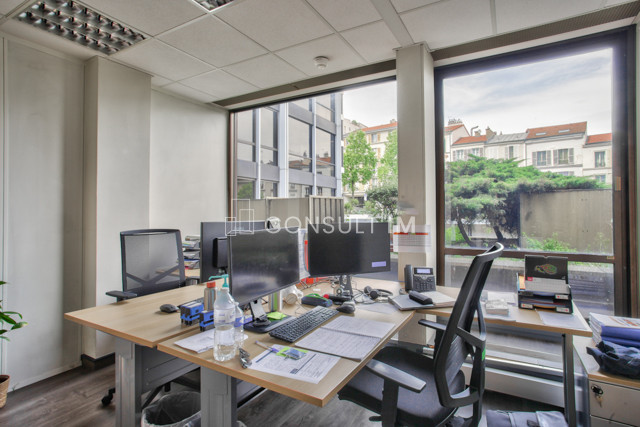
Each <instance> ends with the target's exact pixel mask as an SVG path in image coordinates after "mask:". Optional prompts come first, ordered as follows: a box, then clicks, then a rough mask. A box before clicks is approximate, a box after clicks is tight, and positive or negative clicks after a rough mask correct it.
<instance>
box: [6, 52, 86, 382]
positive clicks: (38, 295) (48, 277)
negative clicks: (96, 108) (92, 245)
mask: <svg viewBox="0 0 640 427" xmlns="http://www.w3.org/2000/svg"><path fill="white" fill-rule="evenodd" d="M5 43H6V44H5V46H6V56H5V63H4V68H3V73H4V79H5V80H4V94H5V98H4V103H5V110H4V111H5V115H4V129H3V135H2V136H3V143H4V155H3V165H2V167H3V177H4V186H3V203H4V210H3V217H4V218H3V219H4V221H3V231H4V233H3V234H4V239H3V250H4V253H5V258H4V261H5V263H4V274H3V280H5V281H7V282H9V283H10V284H9V285H6V286H5V288H6V289H5V290H4V301H3V308H4V309H6V310H12V311H18V312H21V313H22V314H23V315H24V318H25V320H26V321H28V322H29V324H28V325H27V326H26V327H25V328H23V329H20V330H17V331H13V332H12V333H10V334H9V338H10V339H11V342H9V343H4V342H3V343H2V371H3V373H8V374H10V375H11V378H12V380H11V388H12V389H13V388H16V387H22V386H25V385H27V384H30V383H32V382H35V381H38V380H40V379H43V378H46V377H49V376H51V375H55V374H57V373H59V372H62V371H65V370H67V369H69V368H70V367H72V366H74V365H78V364H79V350H80V329H79V327H78V326H77V325H74V324H72V323H71V322H68V321H66V320H64V319H63V317H62V314H63V313H64V312H66V311H71V310H77V309H79V308H81V295H82V289H81V281H82V173H83V168H82V122H83V65H82V64H81V63H79V62H73V61H70V60H66V59H62V58H60V57H57V56H54V55H51V54H47V53H43V52H41V51H38V50H35V49H33V48H30V47H27V46H25V45H22V44H19V43H17V42H13V41H11V42H8V43H7V42H5Z"/></svg>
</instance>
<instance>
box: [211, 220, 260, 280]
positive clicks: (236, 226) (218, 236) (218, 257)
mask: <svg viewBox="0 0 640 427" xmlns="http://www.w3.org/2000/svg"><path fill="white" fill-rule="evenodd" d="M264 228H265V226H264V221H221V222H201V223H200V283H204V282H208V281H209V278H210V277H211V276H219V275H221V274H225V273H226V272H227V265H228V261H227V240H226V239H227V236H229V235H233V234H238V233H239V232H243V231H244V232H252V231H254V230H264Z"/></svg>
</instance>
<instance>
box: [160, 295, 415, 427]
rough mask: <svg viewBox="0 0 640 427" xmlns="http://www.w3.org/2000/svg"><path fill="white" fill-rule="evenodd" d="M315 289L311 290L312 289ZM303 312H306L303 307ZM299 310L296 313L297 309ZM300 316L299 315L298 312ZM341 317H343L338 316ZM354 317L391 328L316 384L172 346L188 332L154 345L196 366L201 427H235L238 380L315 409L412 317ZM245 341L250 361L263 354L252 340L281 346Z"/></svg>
mask: <svg viewBox="0 0 640 427" xmlns="http://www.w3.org/2000/svg"><path fill="white" fill-rule="evenodd" d="M314 288H315V287H314ZM320 288H321V289H322V292H329V288H328V286H327V285H322V286H320ZM311 292H313V289H307V290H306V291H305V293H311ZM296 307H297V306H289V305H285V306H284V307H283V310H282V311H283V312H285V313H287V314H293V313H294V312H295V310H296ZM305 308H307V309H308V308H309V307H306V306H305ZM299 310H300V309H299ZM299 313H300V312H299ZM341 315H343V316H344V314H341ZM355 316H356V317H358V318H363V319H371V320H380V321H385V322H390V323H393V324H394V325H395V326H394V328H393V329H392V330H391V331H390V332H389V333H388V334H387V335H386V336H385V337H384V338H383V339H382V340H381V341H380V343H379V344H378V345H377V346H376V348H374V349H373V350H372V351H371V352H370V353H369V354H368V355H367V357H366V358H365V359H364V360H362V361H360V362H357V361H353V360H348V359H344V358H341V359H340V360H339V361H338V363H337V364H336V365H335V366H334V367H333V368H332V369H331V371H330V372H329V373H328V374H327V376H326V377H325V378H323V379H322V380H321V381H320V382H319V383H318V384H312V383H308V382H304V381H298V380H293V379H289V378H285V377H282V376H278V375H272V374H267V373H264V372H257V371H254V370H252V369H250V368H249V369H243V368H242V367H241V365H240V362H239V360H238V358H237V357H235V358H233V359H232V360H230V361H227V362H216V361H215V360H214V359H213V351H206V352H204V353H201V354H195V353H193V352H191V351H189V350H185V349H183V348H180V347H178V346H176V345H175V342H176V341H178V340H180V339H182V338H185V337H186V336H188V335H193V334H195V333H197V332H195V331H194V332H192V333H189V334H186V335H183V336H179V337H175V338H172V339H169V340H167V341H164V342H161V343H160V344H158V350H160V351H164V352H166V353H168V354H170V355H173V356H176V357H179V358H181V359H184V360H187V361H189V362H192V363H194V364H196V365H200V366H201V367H202V368H206V369H201V370H200V375H201V381H200V392H201V399H202V406H201V407H202V425H203V426H216V427H217V426H235V422H236V419H237V417H236V408H237V405H236V397H235V381H236V379H241V380H244V381H248V382H250V383H253V384H256V385H259V386H261V387H264V388H267V389H269V390H272V391H275V392H278V393H281V394H284V395H286V396H289V397H292V398H294V399H298V400H302V401H304V402H307V403H311V404H314V405H317V406H324V405H326V404H327V403H328V402H329V401H330V400H331V399H332V398H333V397H334V396H335V395H336V394H337V393H338V391H339V390H340V389H341V388H342V387H343V386H344V385H345V384H346V383H347V382H348V381H349V380H350V379H351V378H353V377H354V376H355V374H356V373H357V372H358V371H359V370H360V369H362V367H364V365H366V363H367V362H368V361H369V360H371V358H372V357H373V356H374V355H375V354H376V353H377V352H378V351H379V350H380V349H381V348H382V347H384V345H385V344H386V343H387V341H389V339H391V337H392V336H393V335H395V334H396V333H397V331H398V330H399V329H401V328H402V327H403V326H404V325H406V324H407V323H408V322H409V321H410V320H411V318H412V317H413V313H412V312H407V311H405V312H400V311H396V312H394V313H392V314H381V313H374V312H371V311H367V310H364V309H357V310H356V312H355ZM246 334H247V335H248V336H249V338H248V339H247V340H246V341H245V343H244V345H243V348H244V349H245V350H247V351H248V352H249V354H250V355H251V357H252V358H254V357H256V356H258V355H259V354H261V353H262V352H264V351H265V350H264V348H262V347H259V346H258V345H256V344H255V341H256V340H260V341H261V342H264V343H268V344H285V343H284V342H283V341H280V340H276V339H274V338H271V337H270V336H269V335H268V334H256V333H253V332H246Z"/></svg>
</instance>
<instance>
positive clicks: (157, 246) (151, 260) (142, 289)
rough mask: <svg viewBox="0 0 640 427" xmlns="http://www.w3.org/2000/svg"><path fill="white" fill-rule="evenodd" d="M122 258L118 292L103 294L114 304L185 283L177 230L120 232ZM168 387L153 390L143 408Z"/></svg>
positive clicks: (105, 400)
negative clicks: (113, 299)
mask: <svg viewBox="0 0 640 427" xmlns="http://www.w3.org/2000/svg"><path fill="white" fill-rule="evenodd" d="M120 250H121V256H122V291H109V292H107V295H109V296H112V297H116V298H117V300H118V301H121V300H123V299H128V298H135V297H139V296H143V295H149V294H153V293H156V292H162V291H167V290H169V289H175V288H178V287H180V286H184V285H185V284H186V278H185V273H184V257H183V255H182V237H181V235H180V230H172V229H149V230H130V231H123V232H121V233H120ZM162 388H164V389H165V390H167V391H168V388H169V387H168V384H165V385H163V386H161V387H158V388H156V389H155V390H153V391H152V392H151V393H150V394H149V396H148V397H147V399H146V401H145V403H144V404H143V405H142V407H143V408H144V407H145V406H147V405H148V404H149V403H150V402H151V401H152V400H153V398H154V397H155V396H156V395H157V394H158V393H159V392H160V390H161V389H162ZM115 391H116V389H115V388H110V389H109V392H108V393H107V395H105V396H104V397H103V398H102V404H103V405H104V406H107V405H108V404H109V403H110V402H111V400H112V399H113V394H114V393H115Z"/></svg>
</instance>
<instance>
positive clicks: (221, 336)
mask: <svg viewBox="0 0 640 427" xmlns="http://www.w3.org/2000/svg"><path fill="white" fill-rule="evenodd" d="M235 317H236V304H235V301H234V300H233V297H232V296H231V295H230V294H229V287H228V285H227V284H226V283H225V284H224V285H222V288H221V289H220V290H219V291H218V292H217V295H216V301H215V303H214V304H213V322H214V324H215V327H216V331H215V333H214V335H213V339H214V342H213V358H214V359H216V360H217V361H218V362H226V361H227V360H231V359H232V358H233V357H234V356H235V355H236V348H237V347H236V341H235V329H234V323H235Z"/></svg>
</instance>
